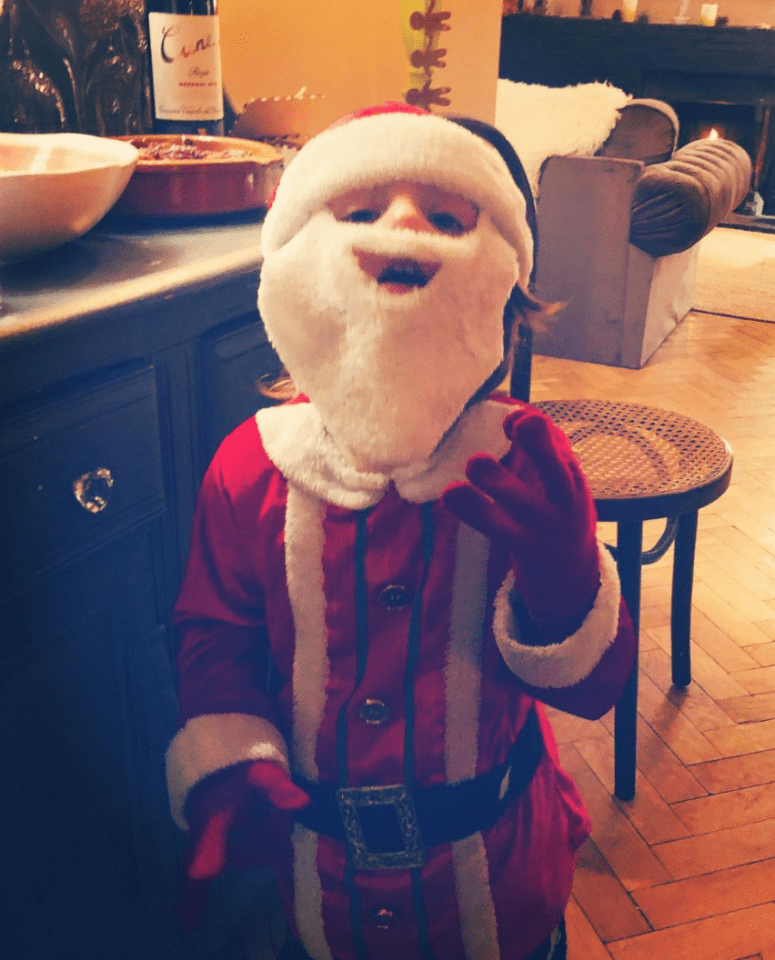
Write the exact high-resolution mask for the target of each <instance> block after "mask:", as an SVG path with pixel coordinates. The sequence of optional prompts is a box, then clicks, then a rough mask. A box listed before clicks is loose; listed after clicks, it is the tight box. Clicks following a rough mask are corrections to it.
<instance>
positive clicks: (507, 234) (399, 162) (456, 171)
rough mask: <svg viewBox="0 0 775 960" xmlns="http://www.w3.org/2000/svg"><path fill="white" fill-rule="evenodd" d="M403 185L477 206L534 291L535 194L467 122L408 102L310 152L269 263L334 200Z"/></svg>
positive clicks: (278, 223)
mask: <svg viewBox="0 0 775 960" xmlns="http://www.w3.org/2000/svg"><path fill="white" fill-rule="evenodd" d="M515 159H516V158H515ZM516 163H517V164H518V163H519V161H518V160H517V161H516ZM512 166H513V164H512ZM520 169H521V168H520ZM395 180H412V181H415V182H418V183H427V184H432V185H434V186H437V187H439V188H441V189H444V190H449V191H451V192H453V193H457V194H460V195H461V196H463V197H465V198H466V199H467V200H470V201H472V202H473V203H475V204H476V206H477V207H478V208H479V210H480V211H483V212H484V213H486V214H487V215H488V216H489V217H490V219H491V220H492V221H493V223H494V224H495V226H496V228H497V230H498V231H499V232H500V234H501V235H502V236H503V237H504V238H505V239H506V240H507V241H508V243H509V244H510V245H511V246H512V247H513V248H514V252H515V256H516V258H517V261H518V264H519V282H520V284H521V285H523V286H525V287H527V284H528V282H529V278H530V274H531V270H532V267H533V243H534V241H533V233H532V230H531V227H532V226H533V224H532V223H529V217H530V215H531V214H532V213H533V211H532V206H531V205H532V197H531V196H529V189H528V196H526V194H525V192H523V190H524V187H522V189H521V185H520V184H518V182H517V179H515V176H514V174H513V173H512V170H511V169H510V166H509V164H507V162H506V160H505V159H504V157H503V155H502V154H501V152H500V151H499V150H498V149H496V147H495V146H494V145H493V143H492V142H489V141H488V140H487V139H485V138H483V137H482V136H480V135H478V134H477V133H474V132H473V131H472V130H470V129H467V128H466V127H465V126H463V125H462V124H461V123H460V122H454V121H453V120H450V119H447V118H445V117H441V116H438V115H436V114H431V113H427V112H426V111H424V110H421V109H420V108H419V107H414V106H411V105H409V104H405V103H384V104H379V105H377V106H374V107H369V108H366V109H363V110H359V111H356V112H355V113H351V114H348V115H347V116H346V117H343V118H342V119H341V120H338V121H337V122H336V123H335V124H333V125H332V126H331V127H329V128H328V129H326V130H324V131H323V132H322V133H320V134H318V135H317V136H316V137H313V139H312V140H310V141H309V142H308V143H307V144H305V145H304V147H302V149H301V150H300V151H299V153H298V154H297V156H296V157H294V159H293V160H292V161H291V163H290V164H289V165H288V167H287V169H286V170H285V172H284V173H283V176H282V178H281V180H280V183H279V184H278V187H277V190H276V193H275V196H274V198H273V201H272V204H271V206H270V208H269V210H268V212H267V215H266V219H265V221H264V225H263V228H262V236H261V245H262V250H263V253H264V256H268V255H270V254H271V253H273V252H275V251H277V250H279V249H280V248H281V247H283V246H284V245H285V244H286V243H288V241H289V240H291V239H292V237H294V236H295V235H296V234H297V233H298V232H299V230H301V228H302V227H303V226H304V224H305V223H306V222H307V221H308V220H309V219H310V217H311V216H313V214H315V213H317V212H318V211H319V210H322V209H323V208H324V207H325V205H326V204H327V203H328V201H329V200H331V199H333V198H334V197H336V196H338V195H340V194H341V193H344V192H345V191H348V190H351V189H355V188H361V187H370V186H374V185H377V184H380V183H386V182H391V181H395ZM525 183H526V181H525ZM529 208H530V209H529Z"/></svg>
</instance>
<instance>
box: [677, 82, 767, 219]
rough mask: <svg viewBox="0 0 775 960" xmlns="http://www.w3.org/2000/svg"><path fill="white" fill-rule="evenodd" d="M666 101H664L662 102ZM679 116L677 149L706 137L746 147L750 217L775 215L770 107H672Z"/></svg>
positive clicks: (689, 104) (700, 104)
mask: <svg viewBox="0 0 775 960" xmlns="http://www.w3.org/2000/svg"><path fill="white" fill-rule="evenodd" d="M662 99H664V98H662ZM671 105H672V107H673V109H674V110H675V112H676V113H677V114H678V120H679V123H680V132H679V137H678V146H679V147H682V146H684V145H685V144H687V143H689V142H690V141H692V140H698V139H701V138H704V137H723V138H724V139H726V140H733V141H734V142H735V143H739V144H740V146H741V147H743V148H744V149H745V150H746V151H747V152H748V155H749V156H750V157H751V162H752V165H753V174H752V178H751V181H752V182H751V196H750V197H749V198H748V200H747V201H746V212H747V214H748V215H749V216H757V215H762V214H764V215H766V216H774V215H775V168H774V166H773V159H774V156H773V155H774V154H775V136H773V135H772V134H773V133H775V131H773V130H772V128H771V123H772V117H771V109H772V108H771V107H770V105H769V104H762V103H758V104H739V103H706V102H702V101H700V102H697V101H689V102H683V103H680V102H679V103H676V102H674V103H672V104H671Z"/></svg>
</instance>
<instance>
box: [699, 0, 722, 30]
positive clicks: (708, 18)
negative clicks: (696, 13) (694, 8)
mask: <svg viewBox="0 0 775 960" xmlns="http://www.w3.org/2000/svg"><path fill="white" fill-rule="evenodd" d="M717 16H718V4H717V3H703V5H702V6H701V7H700V23H701V24H702V25H703V27H713V26H715V24H716V17H717Z"/></svg>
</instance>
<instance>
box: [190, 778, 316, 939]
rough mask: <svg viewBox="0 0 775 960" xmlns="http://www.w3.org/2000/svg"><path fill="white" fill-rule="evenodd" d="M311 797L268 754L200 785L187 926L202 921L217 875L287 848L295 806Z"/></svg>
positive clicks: (265, 861) (193, 811)
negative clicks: (212, 883)
mask: <svg viewBox="0 0 775 960" xmlns="http://www.w3.org/2000/svg"><path fill="white" fill-rule="evenodd" d="M308 803H309V796H308V795H307V794H306V793H305V792H304V790H302V789H301V787H297V786H296V784H295V783H294V782H293V781H292V780H291V777H290V774H289V773H287V771H286V770H284V769H283V768H282V767H280V766H278V765H277V764H276V763H271V762H269V761H267V760H255V761H248V762H246V763H240V764H237V765H236V766H233V767H228V768H227V769H225V770H220V771H218V772H217V773H214V774H211V775H210V776H209V777H205V779H204V780H202V781H200V782H199V783H197V784H196V786H194V788H193V789H192V790H191V793H190V794H189V797H188V800H187V802H186V818H187V820H188V824H189V829H190V837H191V839H190V843H189V853H188V858H187V864H186V874H185V877H184V879H183V889H182V891H181V898H180V904H179V908H178V920H179V922H180V924H181V926H182V927H183V929H184V930H186V931H187V932H190V931H191V930H193V929H194V928H195V927H197V926H198V925H199V923H200V921H201V919H202V915H203V913H204V910H205V907H206V904H207V893H208V889H209V886H210V881H211V880H212V878H213V877H216V876H218V874H220V873H222V872H223V871H224V870H247V869H251V868H261V867H268V866H271V865H272V864H273V863H274V862H275V861H276V860H277V858H278V857H280V856H282V855H283V854H287V852H288V845H289V843H290V837H291V830H292V828H293V816H292V811H293V810H300V809H301V808H302V807H305V806H306V805H307V804H308Z"/></svg>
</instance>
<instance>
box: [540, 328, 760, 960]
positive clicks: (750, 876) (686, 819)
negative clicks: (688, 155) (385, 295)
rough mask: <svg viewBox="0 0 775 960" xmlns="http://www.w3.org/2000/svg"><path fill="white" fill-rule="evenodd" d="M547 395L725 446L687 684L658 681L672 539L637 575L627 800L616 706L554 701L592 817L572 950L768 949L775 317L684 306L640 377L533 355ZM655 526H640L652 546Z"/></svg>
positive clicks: (733, 953) (566, 757)
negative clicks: (690, 431) (681, 420)
mask: <svg viewBox="0 0 775 960" xmlns="http://www.w3.org/2000/svg"><path fill="white" fill-rule="evenodd" d="M560 397H605V398H609V399H616V400H627V401H633V402H642V403H649V404H653V405H657V406H662V407H667V408H669V409H672V410H676V411H678V412H679V413H683V414H686V415H688V416H691V417H694V418H695V419H698V420H701V421H702V422H704V423H706V424H708V426H710V427H712V428H713V429H714V430H716V431H717V432H718V433H719V434H721V435H722V436H723V437H725V438H726V439H727V440H728V441H729V443H730V444H731V445H732V448H733V450H734V454H735V465H734V469H733V476H732V484H731V486H730V488H729V490H728V491H727V492H726V493H725V494H724V495H723V496H722V497H721V498H720V499H719V500H717V501H716V502H715V503H713V504H711V505H710V506H708V507H706V508H704V509H703V510H701V511H700V519H699V533H698V542H697V554H696V566H695V582H694V605H693V620H692V673H693V678H692V683H691V685H690V686H689V687H688V688H686V689H685V690H678V689H676V688H674V687H672V686H671V681H670V654H669V651H670V627H669V617H670V571H671V567H672V550H671V551H670V552H669V553H668V554H667V555H666V556H665V557H664V558H662V560H660V561H659V562H658V563H656V564H653V565H651V566H646V567H644V568H643V592H642V613H641V653H640V677H639V684H640V688H639V699H638V705H639V731H638V737H639V744H638V773H637V785H636V796H635V799H634V800H632V801H630V802H627V803H623V802H620V801H618V800H616V799H615V798H614V797H613V795H612V794H613V739H612V734H613V715H612V714H609V715H608V716H606V717H604V718H603V719H602V720H600V721H596V722H594V723H592V722H589V721H584V720H578V719H575V718H573V717H568V716H566V715H563V714H561V713H559V712H556V711H553V712H552V720H553V723H554V728H555V732H556V735H557V739H558V741H559V743H560V750H561V756H562V760H563V763H564V765H565V767H566V769H567V770H568V771H569V772H570V773H571V774H572V775H573V776H574V778H575V780H576V782H577V784H578V786H579V789H580V791H581V793H582V795H583V797H584V799H585V802H586V803H587V805H588V808H589V811H590V814H591V816H592V820H593V832H592V837H591V839H590V840H589V841H587V843H586V844H585V845H584V846H583V847H582V849H581V851H580V858H579V869H578V873H577V877H576V882H575V885H574V891H573V898H572V901H571V903H570V906H569V909H568V915H567V919H568V927H569V939H570V953H569V960H775V324H772V323H762V322H758V321H753V320H739V319H732V318H729V317H724V316H720V315H711V314H705V313H692V314H690V315H689V317H687V319H686V320H685V321H684V322H683V323H682V324H680V326H679V327H678V329H677V330H676V331H674V332H673V334H672V335H671V337H670V338H669V339H668V340H667V341H666V342H665V343H664V344H663V345H662V346H661V347H660V348H659V350H658V351H657V353H656V354H655V355H654V357H653V358H652V359H651V361H650V362H649V363H648V365H647V366H646V367H645V368H644V369H642V370H624V369H619V368H611V367H602V366H599V365H592V364H582V363H576V362H572V361H564V360H556V359H552V358H547V357H535V358H534V368H533V391H532V399H533V400H548V399H553V398H560ZM601 527H602V529H601V533H602V534H603V536H604V537H605V538H610V541H611V542H614V541H615V533H614V530H613V529H611V530H610V531H609V530H606V529H605V526H604V525H601ZM662 528H663V524H662V523H661V522H659V521H654V524H653V525H652V524H647V525H646V537H645V540H646V545H647V546H649V545H651V543H653V542H654V541H656V539H657V537H658V536H659V534H660V533H661V531H662Z"/></svg>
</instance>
